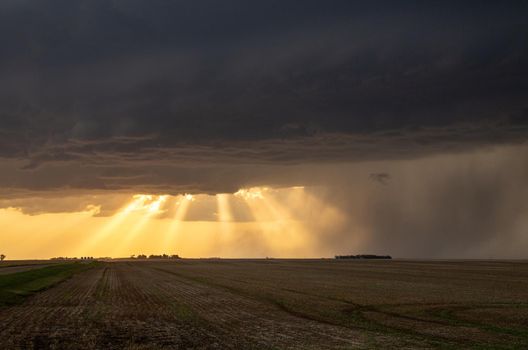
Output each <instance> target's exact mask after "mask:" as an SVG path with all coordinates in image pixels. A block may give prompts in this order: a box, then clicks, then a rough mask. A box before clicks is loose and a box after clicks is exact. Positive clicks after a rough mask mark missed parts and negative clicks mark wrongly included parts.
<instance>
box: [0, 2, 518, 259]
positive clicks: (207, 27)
mask: <svg viewBox="0 0 528 350" xmlns="http://www.w3.org/2000/svg"><path fill="white" fill-rule="evenodd" d="M527 16H528V3H526V2H525V1H508V2H498V1H469V0H468V1H442V2H423V1H398V2H394V1H350V0H346V1H345V0H334V1H329V2H322V1H315V0H304V1H292V0H280V1H279V0H267V1H258V0H257V1H242V0H225V1H222V2H219V1H213V0H195V1H192V2H191V1H170V2H169V1H161V0H148V1H147V0H73V1H72V0H67V1H66V0H54V1H51V0H3V1H1V2H0V76H1V77H2V79H1V80H0V225H1V227H2V229H1V231H0V252H2V253H4V254H6V255H7V256H8V258H13V259H15V258H16V259H22V258H49V257H54V256H82V255H90V256H130V255H132V254H140V253H145V254H159V253H171V254H180V255H182V256H187V257H211V256H219V257H265V256H272V257H332V256H333V255H335V254H369V253H374V254H384V255H385V254H389V255H392V256H395V257H402V258H526V251H528V219H527V218H528V204H526V203H528V143H527V140H528V26H527V25H526V18H527Z"/></svg>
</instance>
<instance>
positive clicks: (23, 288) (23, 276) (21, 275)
mask: <svg viewBox="0 0 528 350" xmlns="http://www.w3.org/2000/svg"><path fill="white" fill-rule="evenodd" d="M96 264H98V263H97V262H92V263H89V264H86V263H79V262H74V263H66V264H57V265H53V266H48V267H43V268H41V269H34V270H29V271H23V272H17V273H12V274H8V275H0V307H3V306H9V305H15V304H19V303H21V302H22V301H24V299H25V298H26V297H28V296H30V295H32V294H34V293H36V292H39V291H42V290H44V289H47V288H50V287H52V286H54V285H56V284H57V283H60V282H62V281H64V280H66V279H68V278H70V277H71V276H73V275H74V274H76V273H79V272H81V271H85V270H88V269H90V268H92V267H94V266H95V265H96Z"/></svg>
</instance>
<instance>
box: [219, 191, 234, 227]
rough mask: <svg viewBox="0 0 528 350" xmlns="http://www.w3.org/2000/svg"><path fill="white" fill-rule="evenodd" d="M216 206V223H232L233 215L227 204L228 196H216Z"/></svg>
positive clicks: (222, 194)
mask: <svg viewBox="0 0 528 350" xmlns="http://www.w3.org/2000/svg"><path fill="white" fill-rule="evenodd" d="M216 204H217V209H218V221H220V222H223V223H225V222H231V221H233V213H232V211H231V206H230V204H229V195H227V194H225V193H220V194H217V195H216Z"/></svg>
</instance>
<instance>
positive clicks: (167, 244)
mask: <svg viewBox="0 0 528 350" xmlns="http://www.w3.org/2000/svg"><path fill="white" fill-rule="evenodd" d="M193 201H194V197H193V196H192V195H190V194H186V195H183V196H179V199H178V201H177V202H176V206H177V207H176V212H175V214H174V218H173V219H172V222H171V224H170V226H169V229H168V231H167V233H166V235H165V240H164V242H163V248H164V249H168V252H169V253H175V252H171V251H170V250H171V249H172V248H175V247H173V245H174V241H175V239H176V236H177V235H178V234H179V232H180V231H181V226H182V223H183V221H184V220H185V216H186V215H187V211H188V210H189V206H190V205H191V203H192V202H193Z"/></svg>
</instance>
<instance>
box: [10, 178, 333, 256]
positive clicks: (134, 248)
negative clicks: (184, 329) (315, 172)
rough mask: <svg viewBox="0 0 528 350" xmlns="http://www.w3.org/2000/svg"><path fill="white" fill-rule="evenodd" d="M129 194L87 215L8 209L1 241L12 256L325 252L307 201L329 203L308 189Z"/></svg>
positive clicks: (90, 209) (97, 206) (91, 209)
mask: <svg viewBox="0 0 528 350" xmlns="http://www.w3.org/2000/svg"><path fill="white" fill-rule="evenodd" d="M129 198H130V199H129V201H128V202H127V203H124V204H123V205H122V206H121V208H120V209H118V210H116V212H115V213H114V214H112V215H109V216H108V212H107V211H106V212H105V211H104V205H103V206H102V205H101V204H99V203H94V204H93V205H90V206H88V207H87V208H86V210H84V211H81V212H66V213H53V214H52V213H49V214H39V215H26V214H24V213H23V212H21V211H20V210H17V209H12V208H11V209H0V222H2V223H4V227H5V234H3V235H2V242H0V245H1V247H2V249H3V251H4V252H5V254H6V255H7V256H8V258H9V259H26V258H27V259H30V258H50V257H57V256H68V257H74V256H77V257H80V256H94V257H106V256H108V257H128V256H131V255H133V254H162V253H166V254H179V255H180V256H184V257H210V256H221V257H227V258H229V257H265V256H275V257H309V256H313V254H318V255H321V253H320V250H319V251H318V250H317V249H316V248H317V242H316V240H315V239H314V237H315V235H314V233H313V232H310V230H309V229H308V228H307V227H309V226H308V225H306V224H305V223H304V222H303V221H305V220H307V219H309V213H310V212H311V211H313V208H309V207H307V206H306V204H307V203H310V205H311V206H314V205H315V206H324V204H323V203H320V202H318V201H317V200H314V199H313V198H311V199H310V197H309V196H308V195H307V194H306V193H305V191H304V188H303V187H292V188H280V189H273V188H270V187H254V188H248V189H240V190H239V191H237V192H235V193H232V194H229V193H223V194H217V195H202V194H200V195H193V194H188V193H187V194H183V195H179V196H170V195H153V194H135V195H131V196H130V197H129ZM193 203H194V204H193ZM191 207H192V208H191ZM244 208H246V209H244ZM191 209H192V210H191ZM191 211H192V215H190V216H189V214H190V212H191ZM244 212H247V213H251V217H247V216H245V214H243V213H244ZM101 213H107V214H106V215H107V216H104V215H102V214H101ZM209 217H210V218H211V219H207V218H209ZM212 218H216V219H212ZM329 224H331V223H330V222H329ZM20 237H24V239H21V238H20ZM328 253H329V254H332V253H331V252H328Z"/></svg>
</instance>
